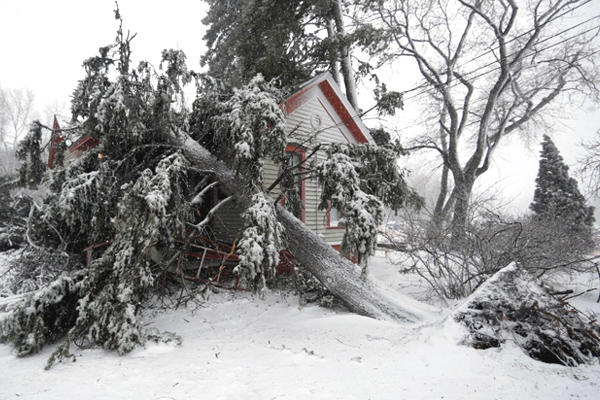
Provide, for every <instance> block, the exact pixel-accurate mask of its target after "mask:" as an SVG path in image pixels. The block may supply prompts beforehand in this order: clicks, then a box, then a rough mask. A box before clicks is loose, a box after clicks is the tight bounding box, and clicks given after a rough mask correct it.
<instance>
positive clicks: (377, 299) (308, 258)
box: [182, 138, 423, 322]
mask: <svg viewBox="0 0 600 400" xmlns="http://www.w3.org/2000/svg"><path fill="white" fill-rule="evenodd" d="M182 148H183V151H184V154H185V156H186V158H187V159H188V160H189V161H190V162H191V163H192V165H194V167H196V168H198V169H200V170H205V171H210V173H212V174H214V176H215V178H217V179H218V180H219V182H220V184H221V186H220V188H221V190H222V191H223V192H224V193H225V194H227V195H230V196H233V197H234V199H235V200H236V202H237V204H238V205H239V206H240V207H241V208H242V209H246V208H248V207H249V206H250V198H251V197H252V195H253V194H255V193H257V192H258V190H259V189H253V188H251V186H250V185H249V184H248V182H247V181H246V179H244V177H243V176H242V175H240V174H239V173H236V172H234V171H232V170H231V169H230V168H229V167H227V166H226V165H225V164H224V163H222V162H220V161H218V160H217V159H216V158H215V157H214V156H213V155H212V154H211V153H210V152H209V151H208V150H206V149H205V148H204V147H202V146H201V145H200V144H198V143H197V142H196V141H194V140H192V139H191V138H188V139H187V140H186V141H185V142H184V143H183V145H182ZM265 196H266V195H265ZM276 209H277V218H278V220H279V222H280V223H281V224H282V225H283V227H284V230H285V240H286V243H287V246H288V250H290V251H291V253H292V254H293V255H294V257H296V259H297V260H298V261H299V262H300V263H301V265H302V267H303V268H304V269H306V270H307V271H308V272H310V273H311V274H313V275H314V276H315V277H316V278H317V279H318V280H319V281H320V282H321V283H322V284H323V285H324V286H325V287H327V289H329V291H330V292H331V293H332V294H333V295H334V296H336V297H337V298H338V299H340V300H341V301H343V302H344V303H346V305H348V307H349V308H350V309H351V310H352V311H353V312H356V313H358V314H361V315H365V316H369V317H373V318H377V319H387V320H399V321H406V322H412V321H417V320H419V319H421V316H422V312H423V311H422V306H421V305H420V304H418V303H417V302H415V301H414V300H412V299H410V298H408V297H404V296H402V295H401V294H399V293H396V292H393V291H391V290H390V289H388V288H387V287H384V286H381V285H378V284H376V283H375V282H373V281H372V280H370V279H367V280H362V279H361V277H360V275H361V270H360V268H359V267H358V266H357V265H355V264H354V263H352V262H350V261H349V260H348V259H346V258H345V257H343V256H342V255H341V254H340V253H339V252H338V251H336V250H335V249H333V248H332V247H331V246H330V245H329V244H327V243H326V242H325V241H323V240H322V239H321V238H320V237H319V236H318V235H317V234H316V233H314V232H312V231H311V230H310V229H308V228H307V227H306V225H304V224H303V223H302V222H300V221H299V220H298V219H297V218H295V217H294V216H293V215H292V214H290V213H289V212H287V211H286V210H284V209H283V208H282V207H280V206H279V205H276Z"/></svg>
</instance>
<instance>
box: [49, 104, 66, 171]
mask: <svg viewBox="0 0 600 400" xmlns="http://www.w3.org/2000/svg"><path fill="white" fill-rule="evenodd" d="M52 130H53V132H52V140H51V141H50V155H49V156H48V168H50V169H53V168H54V158H55V157H56V147H57V145H58V143H60V142H63V141H64V140H65V138H64V137H62V135H61V133H62V131H61V130H60V125H59V124H58V120H57V119H56V115H55V116H54V124H53V125H52Z"/></svg>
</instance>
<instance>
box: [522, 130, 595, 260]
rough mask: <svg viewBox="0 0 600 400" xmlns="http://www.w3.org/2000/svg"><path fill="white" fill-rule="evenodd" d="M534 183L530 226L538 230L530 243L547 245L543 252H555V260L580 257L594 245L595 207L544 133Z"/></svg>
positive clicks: (535, 230)
mask: <svg viewBox="0 0 600 400" xmlns="http://www.w3.org/2000/svg"><path fill="white" fill-rule="evenodd" d="M535 183H536V189H535V193H534V196H533V202H532V203H531V205H530V206H529V208H530V209H531V210H532V211H533V212H534V221H533V226H532V227H531V229H532V230H533V231H534V232H537V234H536V235H534V237H533V238H532V240H533V241H532V243H534V242H540V243H541V244H539V246H540V247H541V248H547V251H546V253H548V254H556V259H560V260H563V261H562V263H563V264H565V265H566V264H569V263H572V262H573V260H574V259H578V258H579V259H580V258H581V257H582V256H583V255H585V254H586V253H587V252H588V251H589V250H591V249H592V248H593V246H594V241H593V238H592V229H593V224H594V221H595V218H594V207H592V206H588V205H586V201H585V198H584V197H583V195H582V194H581V193H580V192H579V189H578V185H577V181H576V180H575V179H573V178H571V177H569V167H568V166H567V165H566V164H565V163H564V161H563V158H562V157H561V155H560V154H559V151H558V149H557V148H556V146H555V145H554V143H553V142H552V140H551V139H550V137H548V136H547V135H544V139H543V142H542V151H541V157H540V166H539V170H538V176H537V178H536V180H535ZM557 249H558V250H559V252H558V253H557V251H556V250H557ZM551 263H553V262H552V261H551ZM547 267H548V265H539V266H538V268H540V269H543V268H547Z"/></svg>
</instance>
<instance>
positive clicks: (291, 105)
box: [279, 85, 314, 115]
mask: <svg viewBox="0 0 600 400" xmlns="http://www.w3.org/2000/svg"><path fill="white" fill-rule="evenodd" d="M313 87H314V85H311V86H308V87H306V88H304V89H302V90H300V91H299V92H296V93H294V94H293V95H291V96H290V97H288V98H287V99H285V100H284V101H283V102H281V104H279V107H281V108H282V109H283V111H284V112H285V113H286V115H289V114H291V113H293V112H294V111H296V110H297V109H298V108H300V106H301V105H303V104H304V103H306V101H307V100H308V92H309V91H310V90H311V89H312V88H313Z"/></svg>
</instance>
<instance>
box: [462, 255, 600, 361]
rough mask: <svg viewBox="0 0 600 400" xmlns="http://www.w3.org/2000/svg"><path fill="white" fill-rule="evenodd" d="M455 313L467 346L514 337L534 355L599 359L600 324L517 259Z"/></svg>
mask: <svg viewBox="0 0 600 400" xmlns="http://www.w3.org/2000/svg"><path fill="white" fill-rule="evenodd" d="M453 317H454V319H455V320H456V321H458V322H460V323H462V324H464V325H465V326H466V327H467V329H468V331H469V334H468V336H467V337H466V338H465V340H464V342H465V344H468V345H470V346H473V347H475V348H478V349H486V348H490V347H500V346H501V345H502V344H503V343H505V342H506V341H508V340H510V341H514V342H515V343H516V344H517V345H518V346H519V347H521V348H522V349H523V350H524V351H525V352H526V353H527V354H528V355H529V356H530V357H532V358H534V359H536V360H539V361H543V362H547V363H556V364H562V365H566V366H576V365H579V364H583V363H592V362H596V361H597V360H598V357H600V326H599V325H598V324H597V323H596V320H595V317H590V316H586V315H584V314H582V313H581V312H579V311H578V310H576V309H575V308H574V307H572V306H571V305H569V303H568V302H566V301H565V300H561V299H558V298H557V297H555V296H553V295H552V294H551V293H550V290H549V289H548V288H547V287H544V286H543V285H542V284H541V282H540V281H539V280H537V279H535V278H534V277H533V276H532V275H531V274H529V273H528V272H527V271H525V270H524V269H523V268H520V267H519V266H518V265H517V264H516V263H513V264H511V265H509V266H508V267H505V268H504V269H502V270H500V271H499V272H497V273H496V274H495V275H494V276H493V277H492V278H490V279H489V280H487V281H486V282H485V283H484V284H482V285H481V286H480V287H479V289H477V290H476V291H475V292H474V293H473V294H472V295H471V296H469V297H468V298H467V299H466V301H465V302H464V303H463V305H462V306H461V307H460V308H459V309H457V310H456V311H455V312H454V314H453Z"/></svg>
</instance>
